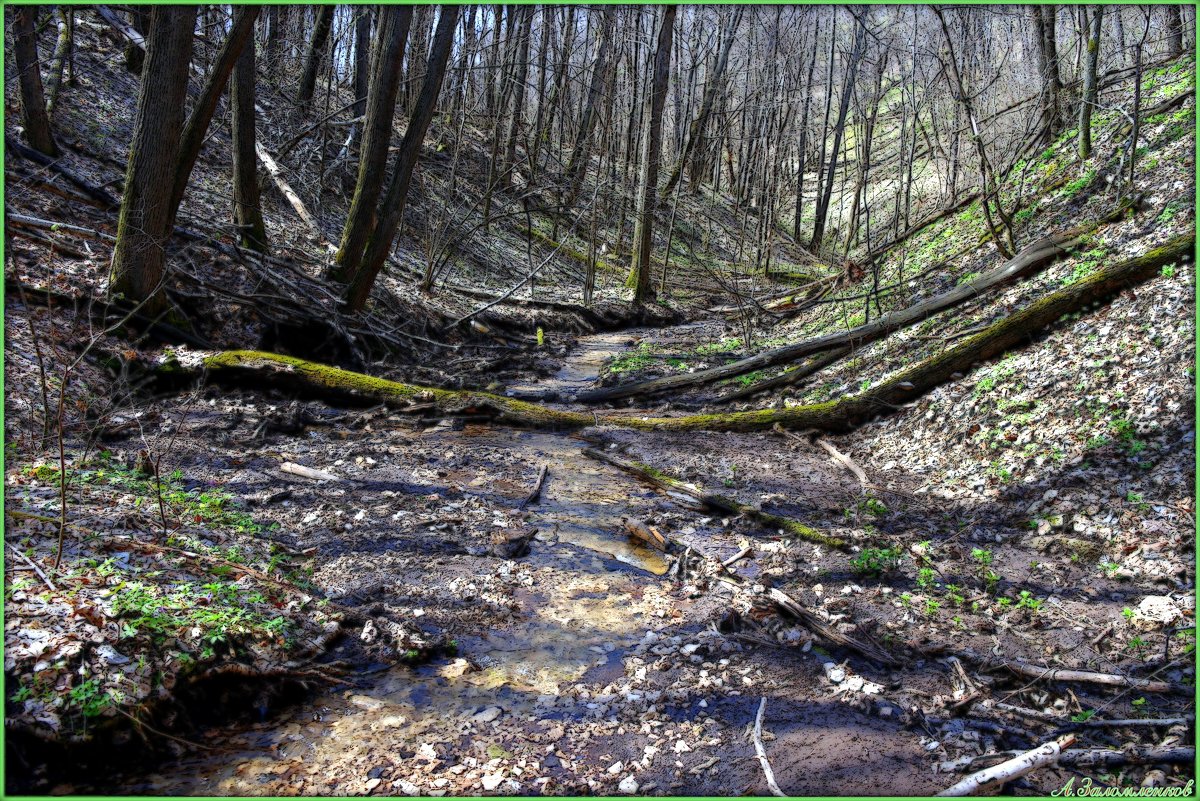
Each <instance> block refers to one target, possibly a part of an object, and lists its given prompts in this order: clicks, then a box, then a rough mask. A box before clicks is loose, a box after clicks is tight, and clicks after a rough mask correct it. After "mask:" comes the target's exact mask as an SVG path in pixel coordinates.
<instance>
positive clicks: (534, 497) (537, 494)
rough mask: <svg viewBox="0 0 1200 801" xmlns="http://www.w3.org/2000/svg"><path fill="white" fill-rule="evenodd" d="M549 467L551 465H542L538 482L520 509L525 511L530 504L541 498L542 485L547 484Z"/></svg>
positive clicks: (535, 482)
mask: <svg viewBox="0 0 1200 801" xmlns="http://www.w3.org/2000/svg"><path fill="white" fill-rule="evenodd" d="M548 467H549V464H545V463H544V464H542V468H541V469H540V470H538V475H537V480H536V481H534V482H533V489H532V490H530V491H529V495H527V496H526V497H525V500H523V501H521V505H520V506H518V507H517V508H518V509H524V508H525V507H526V506H528V505H529V504H531V503H534V502H535V501H537V499H538V498H539V497H540V496H541V494H542V484H544V483H546V468H548Z"/></svg>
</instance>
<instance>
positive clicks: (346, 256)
mask: <svg viewBox="0 0 1200 801" xmlns="http://www.w3.org/2000/svg"><path fill="white" fill-rule="evenodd" d="M412 16H413V10H412V6H394V7H393V6H385V7H383V8H381V9H380V11H379V25H378V26H377V27H376V32H375V47H374V52H373V54H372V56H371V81H370V86H369V87H368V88H367V111H366V115H367V118H366V120H365V121H364V122H363V143H362V152H361V154H360V155H359V160H358V180H357V181H356V182H355V185H354V197H353V199H352V200H351V201H350V211H349V212H348V213H347V215H346V224H345V226H344V227H343V228H342V240H341V245H340V246H339V247H338V251H337V255H336V256H334V259H333V266H332V268H331V272H330V278H332V279H333V280H335V281H339V282H341V283H347V284H348V283H350V282H351V281H352V280H353V279H354V274H355V272H356V271H357V270H358V267H359V264H360V262H361V261H362V256H363V252H364V251H365V250H366V247H367V241H368V240H369V239H370V236H371V231H372V230H373V229H374V227H375V220H376V205H377V204H378V202H379V195H380V193H381V192H382V191H383V182H384V179H385V178H386V177H387V156H388V145H389V144H390V143H391V139H392V118H393V117H394V116H395V113H396V96H397V94H398V92H399V89H400V72H401V64H402V62H403V60H404V46H405V43H406V42H407V40H408V32H409V28H410V27H411V25H412Z"/></svg>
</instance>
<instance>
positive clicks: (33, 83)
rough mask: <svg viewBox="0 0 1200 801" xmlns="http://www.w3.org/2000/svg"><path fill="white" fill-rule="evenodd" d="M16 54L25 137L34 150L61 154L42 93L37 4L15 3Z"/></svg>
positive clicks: (14, 38)
mask: <svg viewBox="0 0 1200 801" xmlns="http://www.w3.org/2000/svg"><path fill="white" fill-rule="evenodd" d="M11 13H12V15H13V51H14V52H13V55H14V56H15V57H16V62H17V71H18V72H19V73H20V84H21V125H22V126H23V127H24V128H25V141H26V142H28V143H29V146H30V147H32V148H33V149H34V150H40V151H41V152H42V153H45V154H46V155H47V156H57V155H58V145H56V144H55V143H54V135H53V134H52V133H51V132H50V117H49V115H48V114H46V97H45V95H44V94H43V93H42V66H41V63H40V62H39V61H38V52H37V33H36V32H35V30H34V18H35V17H37V6H14V7H13V8H12V11H11Z"/></svg>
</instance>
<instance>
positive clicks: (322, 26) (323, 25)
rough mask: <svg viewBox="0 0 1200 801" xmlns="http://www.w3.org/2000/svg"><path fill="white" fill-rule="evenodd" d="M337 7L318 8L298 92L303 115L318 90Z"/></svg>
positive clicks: (297, 100)
mask: <svg viewBox="0 0 1200 801" xmlns="http://www.w3.org/2000/svg"><path fill="white" fill-rule="evenodd" d="M335 10H337V6H331V5H330V6H317V7H316V13H317V21H316V24H315V25H314V26H313V32H312V38H311V39H310V40H309V43H308V50H307V55H305V57H304V68H303V70H301V73H300V86H299V88H298V89H297V90H296V104H297V105H298V106H299V107H300V112H301V114H303V115H305V116H307V115H308V112H309V107H310V106H311V105H312V100H313V93H314V92H315V91H316V88H317V73H318V72H320V70H321V61H322V59H324V57H325V50H326V46H327V45H328V43H329V31H330V30H331V29H332V28H333V12H334V11H335Z"/></svg>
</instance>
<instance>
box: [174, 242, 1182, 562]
mask: <svg viewBox="0 0 1200 801" xmlns="http://www.w3.org/2000/svg"><path fill="white" fill-rule="evenodd" d="M1194 248H1195V234H1194V233H1187V234H1183V235H1180V236H1177V237H1175V238H1174V239H1171V240H1170V241H1169V242H1167V243H1166V244H1164V245H1162V246H1161V247H1158V248H1155V249H1153V250H1151V251H1149V252H1148V253H1145V254H1143V255H1141V256H1138V257H1136V258H1133V259H1130V260H1128V261H1124V262H1119V263H1117V264H1114V265H1112V266H1110V267H1107V268H1104V269H1101V270H1099V271H1097V272H1096V273H1094V274H1092V275H1091V276H1089V277H1087V278H1085V279H1083V280H1080V281H1077V282H1075V283H1073V284H1070V285H1069V286H1067V287H1065V288H1063V289H1060V290H1059V291H1057V292H1053V293H1051V294H1049V295H1047V296H1046V297H1044V298H1042V299H1040V300H1037V301H1035V302H1033V303H1031V304H1030V305H1028V306H1026V307H1025V308H1023V309H1021V310H1020V311H1017V312H1014V313H1012V314H1010V315H1008V316H1007V317H1005V318H1004V319H1003V320H1001V321H999V322H997V323H995V324H993V325H991V326H990V327H988V328H987V329H986V330H984V331H981V332H980V333H978V334H975V335H974V336H971V337H968V338H966V339H965V340H963V341H962V342H960V343H959V344H958V345H955V346H954V347H952V348H948V349H947V350H945V351H943V352H942V353H939V354H937V355H936V356H932V357H930V358H928V359H926V360H924V361H922V362H920V363H918V364H916V365H914V366H913V367H910V368H908V369H906V370H901V371H899V372H897V373H894V374H893V375H892V377H891V378H890V379H888V380H886V381H883V382H881V383H880V384H878V385H877V386H875V387H872V388H870V389H867V390H864V391H862V392H859V393H857V394H854V395H850V396H847V397H845V398H842V399H840V400H837V401H829V402H827V403H816V404H810V405H807V406H796V407H792V408H785V409H763V410H757V411H745V412H729V413H724V414H695V415H686V416H681V417H651V416H649V415H646V416H642V415H637V414H627V413H626V414H599V413H593V412H576V411H565V410H560V409H550V408H546V407H543V406H540V405H538V404H535V403H528V402H526V401H521V400H517V399H514V398H506V397H503V396H501V395H496V394H493V393H490V392H479V391H476V390H448V389H437V388H434V387H422V386H417V385H412V384H402V383H399V382H396V381H388V380H386V379H382V378H376V377H374V376H369V375H365V374H362V373H356V372H353V371H349V370H343V369H340V368H335V367H329V366H326V365H322V364H319V363H316V362H309V361H305V360H303V359H297V358H294V357H290V356H281V355H279V354H274V353H265V352H261V351H223V352H218V353H208V352H203V353H196V354H190V353H189V354H187V361H188V364H183V363H182V362H183V358H182V356H181V358H180V363H173V364H170V365H160V366H159V368H157V369H155V372H156V373H157V374H158V375H159V377H161V378H164V379H168V378H169V379H172V380H175V381H177V382H178V381H180V380H188V381H191V380H194V379H197V378H200V377H202V376H203V377H205V378H206V379H208V380H212V381H217V382H227V383H232V384H234V385H237V384H238V383H245V382H246V381H247V380H252V381H254V382H255V383H256V385H258V386H260V387H261V386H263V385H270V386H282V387H286V388H289V389H292V390H298V391H303V392H307V393H308V394H310V395H311V394H317V395H324V396H330V395H335V396H340V397H343V398H344V397H346V396H351V397H355V398H358V399H370V400H374V401H378V402H381V403H386V404H389V405H396V406H400V407H402V408H403V407H406V406H410V405H412V404H414V403H429V402H432V403H434V404H436V405H437V407H438V410H439V411H440V412H441V413H442V414H452V415H461V414H464V413H465V414H474V415H482V416H490V417H495V418H499V419H501V420H504V421H506V422H510V423H515V424H518V425H525V426H533V427H539V428H557V429H578V428H586V427H589V426H594V425H613V426H619V427H622V428H632V429H637V430H642V431H762V430H769V429H771V428H772V427H773V426H775V425H776V424H779V425H782V426H784V427H785V428H793V429H818V430H823V431H846V430H851V429H853V428H855V427H856V426H857V425H859V424H861V423H863V422H866V421H868V420H871V419H872V418H875V417H878V416H881V415H883V414H887V413H890V412H893V411H895V410H896V409H898V408H900V407H901V406H903V405H904V404H906V403H909V402H911V401H913V400H915V399H917V398H918V397H920V396H921V394H922V393H924V392H927V391H928V390H930V389H932V388H933V387H935V386H939V385H941V384H943V383H946V382H947V381H950V380H953V379H954V378H956V377H960V376H961V375H962V374H964V373H966V372H967V371H969V370H970V369H971V368H972V367H973V366H974V365H975V364H977V363H978V362H981V361H984V360H986V359H990V358H992V357H994V356H998V355H1000V354H1002V353H1005V352H1007V351H1008V350H1010V349H1012V348H1014V347H1016V346H1018V345H1020V344H1022V343H1024V342H1027V341H1028V340H1029V338H1030V337H1031V336H1032V335H1033V334H1035V333H1036V332H1037V331H1040V330H1041V329H1043V328H1045V327H1047V326H1049V325H1051V324H1053V323H1055V322H1056V321H1057V320H1059V319H1060V318H1061V317H1063V316H1064V315H1067V314H1071V313H1073V312H1077V311H1081V310H1083V309H1085V308H1087V307H1088V306H1090V305H1091V304H1093V303H1096V302H1099V301H1102V300H1104V299H1106V298H1108V297H1110V296H1111V295H1113V294H1114V293H1116V292H1119V291H1121V290H1123V289H1125V288H1127V287H1129V286H1132V285H1135V284H1137V283H1140V282H1142V281H1145V280H1147V279H1149V278H1151V277H1153V276H1155V275H1157V274H1158V273H1159V271H1160V270H1161V268H1162V267H1163V266H1164V265H1167V264H1171V263H1173V262H1181V261H1185V260H1188V259H1191V258H1192V257H1193V251H1194ZM745 511H746V508H745V507H743V508H741V509H738V512H739V513H743V512H745ZM758 516H759V518H760V520H762V521H763V522H764V523H768V524H769V525H773V524H772V523H770V522H769V519H768V517H764V516H762V515H761V513H760V514H759V515H758ZM809 533H810V534H811V533H815V532H811V530H809ZM822 536H823V535H822ZM810 538H811V537H810ZM817 541H820V540H817Z"/></svg>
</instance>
